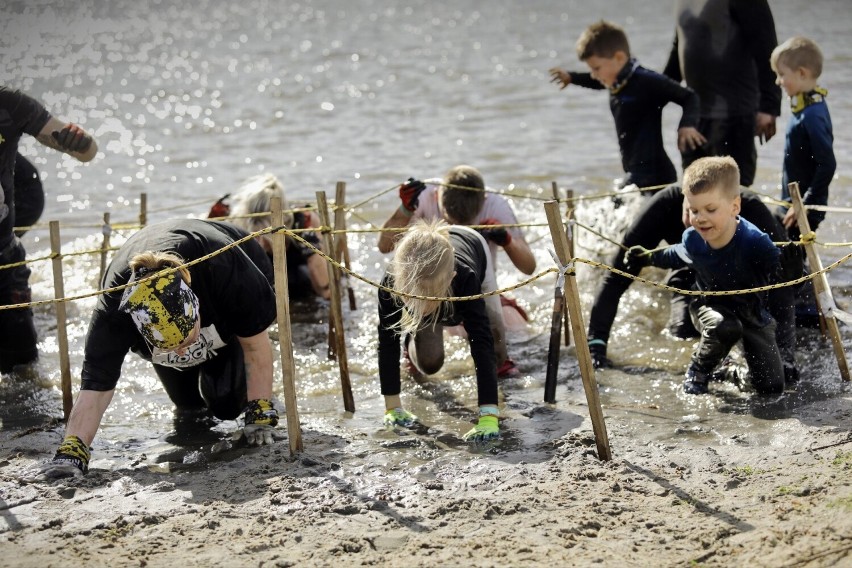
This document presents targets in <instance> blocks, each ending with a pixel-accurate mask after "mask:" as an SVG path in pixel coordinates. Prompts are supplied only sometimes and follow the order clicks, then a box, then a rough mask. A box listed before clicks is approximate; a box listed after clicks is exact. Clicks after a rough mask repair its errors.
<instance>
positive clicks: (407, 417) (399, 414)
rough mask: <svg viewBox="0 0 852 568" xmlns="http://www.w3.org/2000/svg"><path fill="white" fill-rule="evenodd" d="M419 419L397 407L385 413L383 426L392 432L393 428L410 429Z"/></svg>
mask: <svg viewBox="0 0 852 568" xmlns="http://www.w3.org/2000/svg"><path fill="white" fill-rule="evenodd" d="M418 420H419V419H418V418H417V416H415V415H414V414H411V413H410V412H409V411H407V410H405V409H404V408H401V407H397V408H391V409H390V410H386V411H385V417H384V420H383V422H384V424H385V428H387V429H388V430H393V428H394V426H402V427H403V428H411V427H412V426H414V423H415V422H417V421H418Z"/></svg>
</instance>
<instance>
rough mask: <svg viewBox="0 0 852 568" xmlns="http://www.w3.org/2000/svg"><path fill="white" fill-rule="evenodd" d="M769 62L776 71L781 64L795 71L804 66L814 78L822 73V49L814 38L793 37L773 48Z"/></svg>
mask: <svg viewBox="0 0 852 568" xmlns="http://www.w3.org/2000/svg"><path fill="white" fill-rule="evenodd" d="M769 63H770V65H772V70H773V71H775V72H776V73H777V72H778V65H779V64H781V65H784V66H785V67H789V68H790V69H791V70H793V71H795V70H796V69H799V68H800V67H803V68H805V69H807V70H808V71H810V72H811V75H813V78H814V79H816V78H818V77H819V76H820V75H822V51H820V48H819V46H818V45H817V44H816V43H815V42H814V41H813V40H810V39H808V38H806V37H802V36H794V37H791V38H790V39H788V40H787V41H785V42H784V43H782V44H781V45H779V46H778V47H776V48H775V49H774V50H772V55H771V56H770V57H769Z"/></svg>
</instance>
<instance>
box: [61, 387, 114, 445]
mask: <svg viewBox="0 0 852 568" xmlns="http://www.w3.org/2000/svg"><path fill="white" fill-rule="evenodd" d="M114 392H115V390H108V391H95V390H81V391H80V394H79V395H77V402H76V403H75V404H74V408H72V409H71V415H70V416H69V417H68V426H67V427H66V428H65V435H66V436H79V437H80V439H81V440H83V442H85V443H86V445H87V446H91V445H92V440H94V439H95V434H96V433H97V431H98V427H99V426H100V425H101V420H102V419H103V417H104V412H106V409H107V407H108V406H109V403H110V402H111V401H112V395H113V393H114Z"/></svg>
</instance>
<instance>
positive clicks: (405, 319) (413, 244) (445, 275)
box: [389, 219, 455, 333]
mask: <svg viewBox="0 0 852 568" xmlns="http://www.w3.org/2000/svg"><path fill="white" fill-rule="evenodd" d="M454 267H455V250H454V249H453V245H452V243H451V242H450V228H449V225H447V224H446V223H445V222H444V221H442V220H440V219H436V220H433V221H430V222H427V221H423V220H420V221H417V222H416V223H415V224H414V225H412V226H411V227H410V228H409V229H408V231H406V232H405V235H404V236H403V237H402V239H401V240H400V241H399V243H397V245H396V254H395V255H394V257H393V260H392V261H391V264H390V268H389V272H390V274H391V275H392V276H393V278H394V288H395V289H396V290H398V291H399V292H402V293H405V294H413V295H416V296H436V297H447V296H451V295H452V293H451V288H452V281H453V276H454V275H455V272H454ZM398 298H399V299H398V303H401V304H402V319H401V321H400V324H399V327H400V331H401V332H402V333H416V332H417V331H419V330H420V329H422V328H423V327H425V325H426V321H427V319H430V318H431V321H432V324H433V325H435V324H436V323H437V322H438V320H439V319H440V318H441V316H442V315H445V314H442V313H441V310H447V311H449V310H451V309H452V304H450V303H448V302H438V301H435V300H420V299H417V298H401V297H398Z"/></svg>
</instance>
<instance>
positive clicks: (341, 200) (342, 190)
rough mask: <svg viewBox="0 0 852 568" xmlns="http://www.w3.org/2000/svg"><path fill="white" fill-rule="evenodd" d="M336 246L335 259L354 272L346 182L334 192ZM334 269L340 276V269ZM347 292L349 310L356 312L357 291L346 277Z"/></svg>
mask: <svg viewBox="0 0 852 568" xmlns="http://www.w3.org/2000/svg"><path fill="white" fill-rule="evenodd" d="M334 232H335V235H334V243H335V244H334V246H335V250H336V252H337V256H335V257H333V258H334V259H335V260H336V261H337V262H339V263H341V264H343V266H345V267H346V268H348V269H349V270H352V261H351V260H350V258H349V239H347V238H346V182H345V181H339V182H337V185H336V186H335V191H334ZM334 269H335V270H336V271H337V273H338V274H340V269H339V268H337V267H336V266H335V267H334ZM345 278H346V292H347V294H349V309H350V310H351V311H353V312H354V311H355V310H357V309H358V304H357V303H356V302H355V290H353V289H352V281H351V280H350V279H349V276H348V275H346V276H345Z"/></svg>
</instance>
